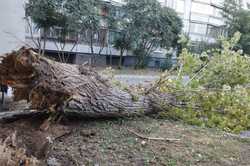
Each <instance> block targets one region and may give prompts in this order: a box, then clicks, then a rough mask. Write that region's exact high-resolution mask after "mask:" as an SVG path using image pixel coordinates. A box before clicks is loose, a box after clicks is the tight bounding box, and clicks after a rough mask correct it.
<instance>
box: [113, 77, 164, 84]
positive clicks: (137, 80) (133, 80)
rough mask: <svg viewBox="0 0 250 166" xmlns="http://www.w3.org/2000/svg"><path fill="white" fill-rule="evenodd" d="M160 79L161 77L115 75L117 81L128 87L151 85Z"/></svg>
mask: <svg viewBox="0 0 250 166" xmlns="http://www.w3.org/2000/svg"><path fill="white" fill-rule="evenodd" d="M159 78H160V77H159V76H150V75H115V79H117V80H118V81H120V82H122V83H125V84H127V85H138V84H149V83H152V82H154V81H156V80H157V79H159Z"/></svg>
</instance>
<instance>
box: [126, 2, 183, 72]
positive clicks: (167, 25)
mask: <svg viewBox="0 0 250 166" xmlns="http://www.w3.org/2000/svg"><path fill="white" fill-rule="evenodd" d="M124 8H125V21H127V24H128V25H127V29H128V31H129V33H130V35H131V36H133V41H134V42H135V48H134V49H133V51H134V54H135V55H136V56H137V57H138V61H137V64H136V68H142V67H144V66H145V64H146V57H147V56H149V55H150V54H151V53H152V52H153V51H155V50H156V49H157V48H159V47H162V48H166V49H168V48H170V47H175V46H176V44H177V40H178V35H179V33H180V32H181V29H182V21H181V19H180V18H179V17H178V15H177V13H176V12H175V11H174V10H172V9H170V8H167V7H164V8H162V7H161V5H160V3H159V2H158V1H156V0H140V1H137V0H128V1H127V4H126V5H125V7H124Z"/></svg>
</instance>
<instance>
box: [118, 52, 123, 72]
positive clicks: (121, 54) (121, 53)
mask: <svg viewBox="0 0 250 166" xmlns="http://www.w3.org/2000/svg"><path fill="white" fill-rule="evenodd" d="M123 51H124V50H123V49H121V50H120V59H119V66H118V68H119V69H122V57H123Z"/></svg>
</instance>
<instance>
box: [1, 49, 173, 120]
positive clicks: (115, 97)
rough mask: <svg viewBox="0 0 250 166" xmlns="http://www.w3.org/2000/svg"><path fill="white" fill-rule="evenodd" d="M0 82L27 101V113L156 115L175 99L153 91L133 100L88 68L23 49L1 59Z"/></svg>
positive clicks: (95, 115)
mask: <svg viewBox="0 0 250 166" xmlns="http://www.w3.org/2000/svg"><path fill="white" fill-rule="evenodd" d="M0 81H1V82H0V83H2V84H5V85H9V86H11V87H12V88H14V99H15V100H27V101H29V102H30V103H31V107H32V108H31V109H35V110H38V111H42V110H49V111H52V112H55V111H56V112H60V113H63V114H69V115H76V116H82V117H93V118H102V117H123V116H131V115H135V114H136V115H139V114H151V113H157V112H159V111H162V110H164V109H165V108H166V106H169V105H172V104H173V102H174V101H175V97H173V96H171V95H169V94H161V93H159V92H158V91H156V90H151V91H149V92H147V93H146V92H145V94H137V95H136V97H135V95H134V94H131V93H130V92H127V91H123V90H121V89H119V88H118V87H114V86H112V85H111V84H110V83H109V82H108V80H105V79H103V78H102V77H101V76H100V75H98V74H97V73H96V72H95V71H93V70H92V69H91V68H89V67H86V66H79V65H70V64H63V63H59V62H55V61H52V60H49V59H47V58H45V57H42V56H39V55H38V54H37V53H35V52H34V51H33V50H32V49H26V48H21V49H20V50H18V51H15V52H12V53H11V54H7V55H6V56H5V57H4V59H3V61H2V62H1V63H0Z"/></svg>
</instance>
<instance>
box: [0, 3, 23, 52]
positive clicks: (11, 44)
mask: <svg viewBox="0 0 250 166" xmlns="http://www.w3.org/2000/svg"><path fill="white" fill-rule="evenodd" d="M24 16H25V12H24V0H1V1H0V54H3V53H6V52H10V51H11V50H13V49H17V48H19V47H21V46H22V45H24V42H25V21H24V19H23V18H24Z"/></svg>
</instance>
